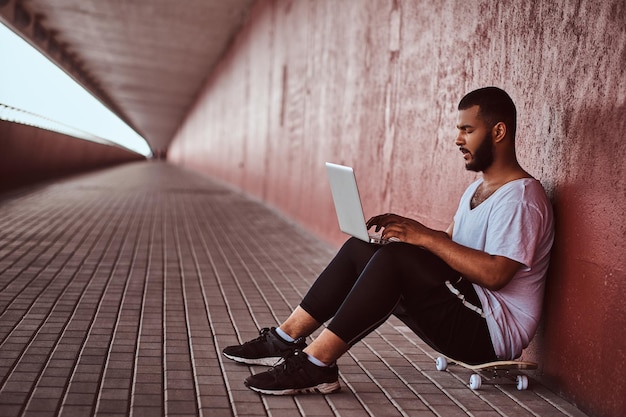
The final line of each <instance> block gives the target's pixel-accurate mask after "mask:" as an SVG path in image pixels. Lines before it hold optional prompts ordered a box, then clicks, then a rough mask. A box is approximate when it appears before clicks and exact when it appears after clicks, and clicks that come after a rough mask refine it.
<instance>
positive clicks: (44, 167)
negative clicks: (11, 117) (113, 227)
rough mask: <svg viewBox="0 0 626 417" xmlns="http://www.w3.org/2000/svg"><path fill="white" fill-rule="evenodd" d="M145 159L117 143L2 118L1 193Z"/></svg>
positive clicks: (0, 139)
mask: <svg viewBox="0 0 626 417" xmlns="http://www.w3.org/2000/svg"><path fill="white" fill-rule="evenodd" d="M144 159H145V158H144V157H143V156H141V155H139V154H136V153H134V152H130V151H128V150H126V149H123V148H120V147H117V146H109V145H103V144H100V143H94V142H89V141H86V140H82V139H76V138H73V137H69V136H66V135H62V134H60V133H56V132H51V131H49V130H44V129H39V128H36V127H32V126H26V125H22V124H18V123H12V122H7V121H3V120H0V192H1V191H6V190H10V189H15V188H18V187H21V186H24V185H28V184H33V183H36V182H38V181H43V180H51V179H54V178H58V177H62V176H65V175H70V174H75V173H78V172H83V171H90V170H94V169H98V168H103V167H107V166H113V165H117V164H121V163H125V162H130V161H140V160H144Z"/></svg>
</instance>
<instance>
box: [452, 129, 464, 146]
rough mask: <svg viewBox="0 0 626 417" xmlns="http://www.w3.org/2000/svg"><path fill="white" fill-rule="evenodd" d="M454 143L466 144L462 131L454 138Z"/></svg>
mask: <svg viewBox="0 0 626 417" xmlns="http://www.w3.org/2000/svg"><path fill="white" fill-rule="evenodd" d="M454 144H455V145H456V146H461V145H464V144H465V139H464V138H463V135H462V134H461V132H459V133H457V135H456V139H455V140H454Z"/></svg>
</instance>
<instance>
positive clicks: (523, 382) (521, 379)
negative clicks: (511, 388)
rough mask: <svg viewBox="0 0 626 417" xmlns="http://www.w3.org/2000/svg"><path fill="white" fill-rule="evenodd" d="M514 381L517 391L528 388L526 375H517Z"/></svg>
mask: <svg viewBox="0 0 626 417" xmlns="http://www.w3.org/2000/svg"><path fill="white" fill-rule="evenodd" d="M516 381H517V390H518V391H524V390H526V389H528V377H527V376H526V375H518V376H517V378H516Z"/></svg>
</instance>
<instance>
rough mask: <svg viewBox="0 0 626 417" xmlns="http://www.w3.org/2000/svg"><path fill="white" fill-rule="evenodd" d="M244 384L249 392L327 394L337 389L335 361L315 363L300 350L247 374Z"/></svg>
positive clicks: (338, 387)
mask: <svg viewBox="0 0 626 417" xmlns="http://www.w3.org/2000/svg"><path fill="white" fill-rule="evenodd" d="M244 384H245V385H246V386H247V387H248V388H250V389H251V390H253V391H256V392H259V393H261V394H271V395H294V394H331V393H333V392H337V391H339V390H340V389H341V386H340V385H339V369H338V368H337V365H336V364H334V365H332V366H327V367H323V366H317V365H315V364H313V363H311V362H310V361H309V359H308V358H307V356H306V353H304V352H302V351H301V350H296V351H295V352H294V353H293V354H292V355H291V356H288V357H287V358H285V361H284V362H283V363H281V364H280V365H276V366H274V367H273V368H272V369H270V370H269V371H266V372H262V373H259V374H256V375H252V376H249V377H248V378H246V380H245V381H244Z"/></svg>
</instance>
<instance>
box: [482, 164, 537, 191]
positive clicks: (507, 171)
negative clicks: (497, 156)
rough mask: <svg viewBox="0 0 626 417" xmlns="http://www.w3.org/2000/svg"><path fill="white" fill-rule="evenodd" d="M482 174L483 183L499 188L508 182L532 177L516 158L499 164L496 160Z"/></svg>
mask: <svg viewBox="0 0 626 417" xmlns="http://www.w3.org/2000/svg"><path fill="white" fill-rule="evenodd" d="M482 174H483V183H484V184H485V186H487V187H489V188H499V187H501V186H503V185H504V184H506V183H507V182H510V181H514V180H517V179H520V178H531V177H532V176H531V175H530V174H529V173H528V172H526V171H524V169H523V168H522V167H521V166H520V164H519V163H518V162H517V160H516V159H515V160H513V161H510V162H508V163H507V164H498V163H496V162H495V161H494V163H493V164H492V165H491V166H490V167H489V168H488V169H486V170H485V171H483V173H482Z"/></svg>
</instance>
